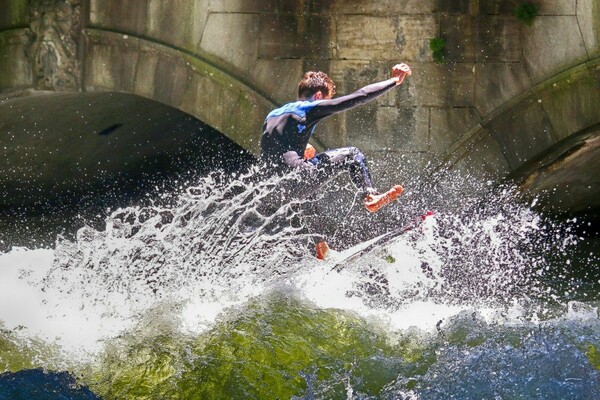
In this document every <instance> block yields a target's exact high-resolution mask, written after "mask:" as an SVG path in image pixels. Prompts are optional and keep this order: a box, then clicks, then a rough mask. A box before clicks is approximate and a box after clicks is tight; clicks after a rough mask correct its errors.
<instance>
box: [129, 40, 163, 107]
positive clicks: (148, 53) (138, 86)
mask: <svg viewBox="0 0 600 400" xmlns="http://www.w3.org/2000/svg"><path fill="white" fill-rule="evenodd" d="M158 59H159V54H158V52H156V51H153V50H152V49H150V48H144V47H142V48H141V49H140V54H139V59H138V65H137V68H136V71H135V82H134V86H133V93H135V94H137V95H139V96H143V97H147V98H152V96H153V95H154V82H155V80H156V78H155V77H156V67H157V65H158Z"/></svg>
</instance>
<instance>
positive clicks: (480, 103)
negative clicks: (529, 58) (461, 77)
mask: <svg viewBox="0 0 600 400" xmlns="http://www.w3.org/2000/svg"><path fill="white" fill-rule="evenodd" d="M474 68H475V73H474V74H475V76H474V79H475V83H474V84H475V87H474V103H475V105H476V106H477V110H478V111H479V113H480V114H481V115H482V116H485V115H487V114H488V113H490V112H492V111H493V110H494V109H496V108H497V107H499V106H501V105H502V104H503V103H505V102H507V101H509V100H510V99H511V98H513V97H515V96H518V95H520V94H522V93H524V92H525V91H527V90H528V89H529V88H530V87H531V81H530V80H529V75H528V74H527V70H526V69H525V66H524V65H523V64H520V63H478V64H475V67H474Z"/></svg>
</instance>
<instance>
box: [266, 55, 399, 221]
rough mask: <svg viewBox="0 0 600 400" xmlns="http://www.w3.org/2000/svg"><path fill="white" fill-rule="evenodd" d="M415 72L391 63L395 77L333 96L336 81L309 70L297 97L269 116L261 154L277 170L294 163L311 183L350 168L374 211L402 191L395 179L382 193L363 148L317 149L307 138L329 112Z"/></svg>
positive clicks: (368, 98)
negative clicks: (319, 150)
mask: <svg viewBox="0 0 600 400" xmlns="http://www.w3.org/2000/svg"><path fill="white" fill-rule="evenodd" d="M410 74H411V70H410V67H409V66H408V65H406V64H397V65H395V66H394V67H392V71H391V78H389V79H387V80H384V81H381V82H377V83H372V84H370V85H367V86H365V87H363V88H361V89H359V90H357V91H355V92H354V93H351V94H348V95H345V96H341V97H338V98H335V99H334V98H333V96H334V94H335V84H334V82H333V81H332V80H331V78H330V77H329V76H327V74H326V73H324V72H321V71H318V72H316V71H309V72H306V73H305V74H304V77H303V78H302V80H300V82H299V83H298V98H297V100H296V101H294V102H291V103H287V104H285V105H283V106H281V107H279V108H277V109H275V110H273V111H271V112H270V113H269V114H268V115H267V117H266V118H265V122H264V125H263V134H262V138H261V158H262V160H263V161H265V162H266V164H267V165H268V166H269V169H272V170H274V171H277V172H286V171H287V170H290V169H295V170H299V171H301V173H302V174H308V175H309V176H310V178H311V179H309V180H308V179H307V182H306V183H308V182H311V186H313V187H314V186H317V187H318V186H320V185H322V184H323V183H325V182H326V181H327V180H328V179H330V178H332V177H333V176H334V175H335V174H336V173H337V172H338V171H340V170H341V169H347V170H348V172H349V173H350V178H351V180H352V182H353V183H354V185H355V186H356V187H357V188H358V189H359V190H361V191H362V195H363V205H364V206H365V207H366V209H367V210H369V211H370V212H376V211H378V210H379V209H380V208H381V207H383V206H384V205H386V204H388V203H390V202H391V201H394V200H395V199H396V198H397V197H398V196H399V195H400V194H401V193H402V191H403V188H402V186H400V185H394V186H393V187H392V188H391V189H390V190H388V191H387V192H385V193H379V192H378V191H377V190H376V189H375V188H374V187H373V183H372V181H371V175H370V173H369V169H368V167H367V163H366V159H365V156H364V154H363V153H362V152H361V151H360V150H359V149H358V148H356V147H342V148H337V149H331V150H326V151H324V152H322V153H319V154H315V153H316V151H315V148H314V147H313V146H312V145H310V144H309V143H308V142H309V139H310V138H311V136H312V135H313V132H314V130H315V126H316V124H317V122H319V121H320V120H322V119H323V118H326V117H328V116H330V115H333V114H336V113H339V112H342V111H346V110H349V109H351V108H353V107H356V106H358V105H361V104H365V103H368V102H370V101H372V100H374V99H375V98H377V97H379V96H381V95H383V94H384V93H386V92H387V91H389V90H391V89H393V88H395V87H396V86H398V85H400V84H401V83H402V82H403V81H404V78H406V77H407V76H408V75H410Z"/></svg>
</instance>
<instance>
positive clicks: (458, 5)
mask: <svg viewBox="0 0 600 400" xmlns="http://www.w3.org/2000/svg"><path fill="white" fill-rule="evenodd" d="M473 10H474V7H473V1H471V0H452V1H446V0H438V1H437V5H436V11H437V12H441V13H447V14H467V15H468V14H470V13H471V12H472V11H473Z"/></svg>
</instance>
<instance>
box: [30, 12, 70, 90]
mask: <svg viewBox="0 0 600 400" xmlns="http://www.w3.org/2000/svg"><path fill="white" fill-rule="evenodd" d="M30 29H31V32H32V35H33V44H32V45H31V53H30V57H31V65H32V69H33V76H34V87H35V89H38V90H78V89H79V77H80V68H79V62H78V59H77V43H78V41H79V35H81V0H31V25H30Z"/></svg>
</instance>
